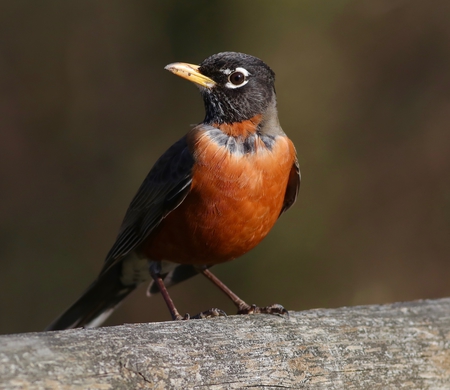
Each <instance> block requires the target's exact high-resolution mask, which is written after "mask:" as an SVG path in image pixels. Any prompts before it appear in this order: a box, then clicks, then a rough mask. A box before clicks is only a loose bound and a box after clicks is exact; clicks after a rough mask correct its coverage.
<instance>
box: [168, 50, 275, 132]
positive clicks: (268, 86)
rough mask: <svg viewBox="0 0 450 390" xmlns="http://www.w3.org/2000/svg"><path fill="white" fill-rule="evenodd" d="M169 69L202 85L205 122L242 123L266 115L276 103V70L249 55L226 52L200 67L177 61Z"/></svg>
mask: <svg viewBox="0 0 450 390" xmlns="http://www.w3.org/2000/svg"><path fill="white" fill-rule="evenodd" d="M166 69H168V70H170V71H172V72H174V73H176V74H178V75H179V76H181V77H184V78H186V79H188V80H190V81H193V82H195V83H196V84H197V85H199V87H200V91H201V93H202V96H203V100H204V103H205V110H206V117H205V123H209V124H210V123H218V124H222V123H234V122H242V121H244V120H248V119H251V118H253V117H254V116H255V115H258V114H263V113H264V112H265V111H266V109H267V108H268V107H269V106H270V105H271V104H274V103H275V87H274V83H275V73H274V72H273V71H272V69H270V68H269V66H267V65H266V64H265V63H264V62H263V61H261V60H260V59H259V58H256V57H253V56H250V55H248V54H243V53H234V52H224V53H219V54H214V55H212V56H211V57H208V58H207V59H205V60H204V61H203V62H202V63H201V64H200V65H199V66H196V65H191V64H184V63H175V64H170V65H168V66H167V67H166Z"/></svg>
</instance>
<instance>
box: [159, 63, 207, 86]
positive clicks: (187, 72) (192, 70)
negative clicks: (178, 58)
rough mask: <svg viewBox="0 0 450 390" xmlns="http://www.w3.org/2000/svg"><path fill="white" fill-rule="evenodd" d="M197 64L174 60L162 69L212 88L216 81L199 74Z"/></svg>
mask: <svg viewBox="0 0 450 390" xmlns="http://www.w3.org/2000/svg"><path fill="white" fill-rule="evenodd" d="M198 68H199V66H198V65H192V64H187V63H185V62H174V63H173V64H169V65H167V66H166V67H165V68H164V69H167V70H168V71H170V72H172V73H173V74H176V75H177V76H180V77H183V78H184V79H186V80H189V81H192V82H193V83H196V84H198V85H200V86H202V87H204V88H209V89H210V88H212V87H214V85H216V82H215V81H214V80H212V79H210V78H209V77H206V76H205V75H203V74H201V73H200V72H199V70H198Z"/></svg>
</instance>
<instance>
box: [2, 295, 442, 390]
mask: <svg viewBox="0 0 450 390" xmlns="http://www.w3.org/2000/svg"><path fill="white" fill-rule="evenodd" d="M0 378H1V379H0V389H24V388H32V389H140V388H154V389H170V388H173V389H176V388H183V389H202V388H205V389H241V388H257V387H258V388H261V387H263V388H289V389H306V388H307V389H400V388H404V389H450V299H440V300H429V301H417V302H408V303H399V304H392V305H383V306H360V307H349V308H340V309H318V310H309V311H304V312H292V313H291V316H290V318H289V319H284V318H280V317H276V316H269V315H253V316H252V315H250V316H232V317H228V318H215V319H211V320H192V321H186V322H184V321H180V322H164V323H150V324H135V325H123V326H116V327H107V328H99V329H74V330H68V331H61V332H47V333H26V334H17V335H6V336H1V337H0Z"/></svg>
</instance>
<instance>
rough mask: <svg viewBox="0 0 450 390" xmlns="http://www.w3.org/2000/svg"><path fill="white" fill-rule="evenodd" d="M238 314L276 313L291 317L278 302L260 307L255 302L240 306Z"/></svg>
mask: <svg viewBox="0 0 450 390" xmlns="http://www.w3.org/2000/svg"><path fill="white" fill-rule="evenodd" d="M237 314H274V315H278V316H282V317H284V316H286V317H287V318H289V312H288V311H287V310H286V309H285V308H284V307H283V306H281V305H279V304H278V303H275V304H273V305H270V306H265V307H259V306H256V305H254V304H253V305H245V306H242V307H240V308H239V310H238V312H237Z"/></svg>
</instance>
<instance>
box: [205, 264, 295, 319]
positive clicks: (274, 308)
mask: <svg viewBox="0 0 450 390" xmlns="http://www.w3.org/2000/svg"><path fill="white" fill-rule="evenodd" d="M199 272H200V273H202V274H203V275H204V276H206V278H208V279H209V280H210V281H211V282H213V283H214V284H215V285H216V286H217V287H219V288H220V290H222V291H223V292H224V293H225V295H226V296H227V297H228V298H230V299H231V300H232V301H233V303H234V304H235V305H236V307H237V308H238V314H259V313H264V314H280V315H284V314H287V315H288V316H289V312H288V311H287V310H286V309H285V308H284V307H283V306H281V305H279V304H274V305H270V306H266V307H258V306H256V305H249V304H248V303H246V302H245V301H243V300H242V299H241V298H239V297H238V296H237V295H236V294H235V293H234V292H233V291H231V290H230V289H229V288H228V287H227V286H226V285H225V284H224V283H223V282H222V281H220V279H218V278H217V277H216V276H215V275H214V274H213V273H211V271H210V270H209V269H208V268H200V269H199Z"/></svg>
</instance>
